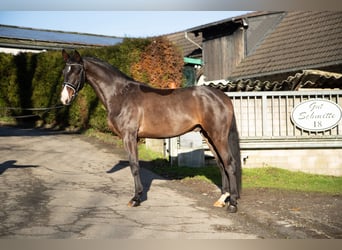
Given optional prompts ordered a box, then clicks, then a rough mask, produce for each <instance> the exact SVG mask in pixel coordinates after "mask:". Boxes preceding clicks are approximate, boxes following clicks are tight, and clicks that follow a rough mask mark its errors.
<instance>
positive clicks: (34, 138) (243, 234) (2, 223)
mask: <svg viewBox="0 0 342 250" xmlns="http://www.w3.org/2000/svg"><path fill="white" fill-rule="evenodd" d="M125 159H126V155H125V154H124V152H123V151H122V149H118V148H116V149H114V148H110V147H103V146H101V145H100V144H98V143H96V142H89V139H85V138H84V137H82V136H79V135H73V134H63V133H61V132H49V131H44V130H32V129H18V128H8V127H1V126H0V200H1V203H0V238H9V239H13V238H14V239H17V238H24V239H27V238H29V239H31V238H40V239H42V238H45V239H49V238H59V239H61V238H62V239H64V238H71V239H75V238H93V239H94V238H95V239H104V238H111V239H130V238H164V239H172V238H192V239H196V238H201V239H208V238H210V239H217V238H225V239H231V238H239V239H248V238H258V237H260V234H258V233H251V232H248V230H234V228H236V225H234V223H235V222H234V220H233V218H234V216H238V215H229V214H227V213H225V211H224V209H218V208H213V207H211V206H207V205H205V204H203V206H202V205H201V203H200V202H198V200H197V199H196V198H191V197H189V195H183V194H182V192H179V191H177V189H176V188H172V185H170V181H166V180H163V179H162V178H161V177H159V176H157V175H155V174H153V173H151V172H149V171H147V170H143V171H142V176H143V183H144V186H145V189H146V190H147V194H146V195H145V201H144V202H143V203H142V205H141V206H140V207H137V208H128V207H127V206H126V204H127V202H128V200H129V199H130V198H131V196H132V194H133V179H132V177H131V173H130V169H129V168H128V167H126V164H125V162H122V160H125ZM178 185H179V183H178ZM188 191H189V190H188ZM217 192H218V190H217ZM199 195H202V196H203V197H204V196H205V194H199ZM203 197H202V198H203ZM211 202H212V201H210V203H211ZM266 235H267V234H266Z"/></svg>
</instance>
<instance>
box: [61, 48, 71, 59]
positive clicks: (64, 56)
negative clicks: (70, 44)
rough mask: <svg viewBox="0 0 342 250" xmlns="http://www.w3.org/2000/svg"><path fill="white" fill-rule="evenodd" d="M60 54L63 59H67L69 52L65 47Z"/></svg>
mask: <svg viewBox="0 0 342 250" xmlns="http://www.w3.org/2000/svg"><path fill="white" fill-rule="evenodd" d="M62 56H63V59H64V61H65V62H66V61H68V59H69V58H70V56H69V54H68V53H67V52H66V51H65V49H63V50H62Z"/></svg>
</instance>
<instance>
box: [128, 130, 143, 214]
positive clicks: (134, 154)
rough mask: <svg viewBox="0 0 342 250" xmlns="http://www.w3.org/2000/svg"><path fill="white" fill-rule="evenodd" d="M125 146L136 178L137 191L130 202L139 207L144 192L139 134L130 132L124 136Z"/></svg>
mask: <svg viewBox="0 0 342 250" xmlns="http://www.w3.org/2000/svg"><path fill="white" fill-rule="evenodd" d="M123 143H124V147H125V149H126V151H127V153H128V160H129V165H130V167H131V172H132V176H133V179H134V189H135V193H134V196H133V198H132V199H131V200H130V201H129V202H128V204H127V205H128V206H129V207H137V206H139V205H140V203H141V195H142V193H143V185H142V184H141V179H140V167H139V160H138V146H137V136H136V134H134V133H128V134H126V135H125V136H124V138H123Z"/></svg>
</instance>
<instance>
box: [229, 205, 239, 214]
mask: <svg viewBox="0 0 342 250" xmlns="http://www.w3.org/2000/svg"><path fill="white" fill-rule="evenodd" d="M227 211H228V213H236V212H237V206H234V205H229V206H228V207H227Z"/></svg>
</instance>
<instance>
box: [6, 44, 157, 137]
mask: <svg viewBox="0 0 342 250" xmlns="http://www.w3.org/2000/svg"><path fill="white" fill-rule="evenodd" d="M150 43H151V40H150V39H124V41H123V42H122V43H121V44H118V45H115V46H109V47H102V48H97V49H80V50H79V52H80V54H81V55H82V56H92V57H98V58H100V59H102V60H104V61H107V62H109V63H110V64H112V65H113V66H115V67H117V68H118V69H120V70H121V71H123V72H124V73H126V74H127V75H129V76H131V73H130V68H131V65H132V64H133V63H136V62H138V61H139V60H140V55H141V53H142V51H143V50H144V49H145V47H146V46H148V45H149V44H150ZM0 65H1V66H0V108H1V109H0V116H16V115H23V114H32V115H39V116H40V118H41V124H52V125H56V126H57V125H58V126H62V127H64V126H73V127H77V128H80V129H83V128H89V127H93V128H95V129H98V130H100V131H108V126H107V118H106V110H105V109H104V107H103V105H102V103H100V102H99V100H98V98H97V97H96V95H95V92H94V90H93V89H92V88H91V87H90V86H89V85H88V84H85V86H84V89H83V90H82V91H80V93H79V95H78V97H77V98H76V99H75V101H74V103H73V104H72V105H70V106H67V107H64V108H59V109H51V110H46V111H44V110H43V111H41V110H33V111H32V110H26V109H27V108H44V107H54V106H59V105H61V103H60V101H59V98H60V92H61V90H62V83H63V76H62V69H63V67H64V62H63V59H62V56H61V52H60V51H49V52H45V53H40V54H33V53H21V54H18V55H15V56H13V55H10V54H4V53H0ZM4 107H14V108H17V109H13V110H12V109H5V108H4Z"/></svg>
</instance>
